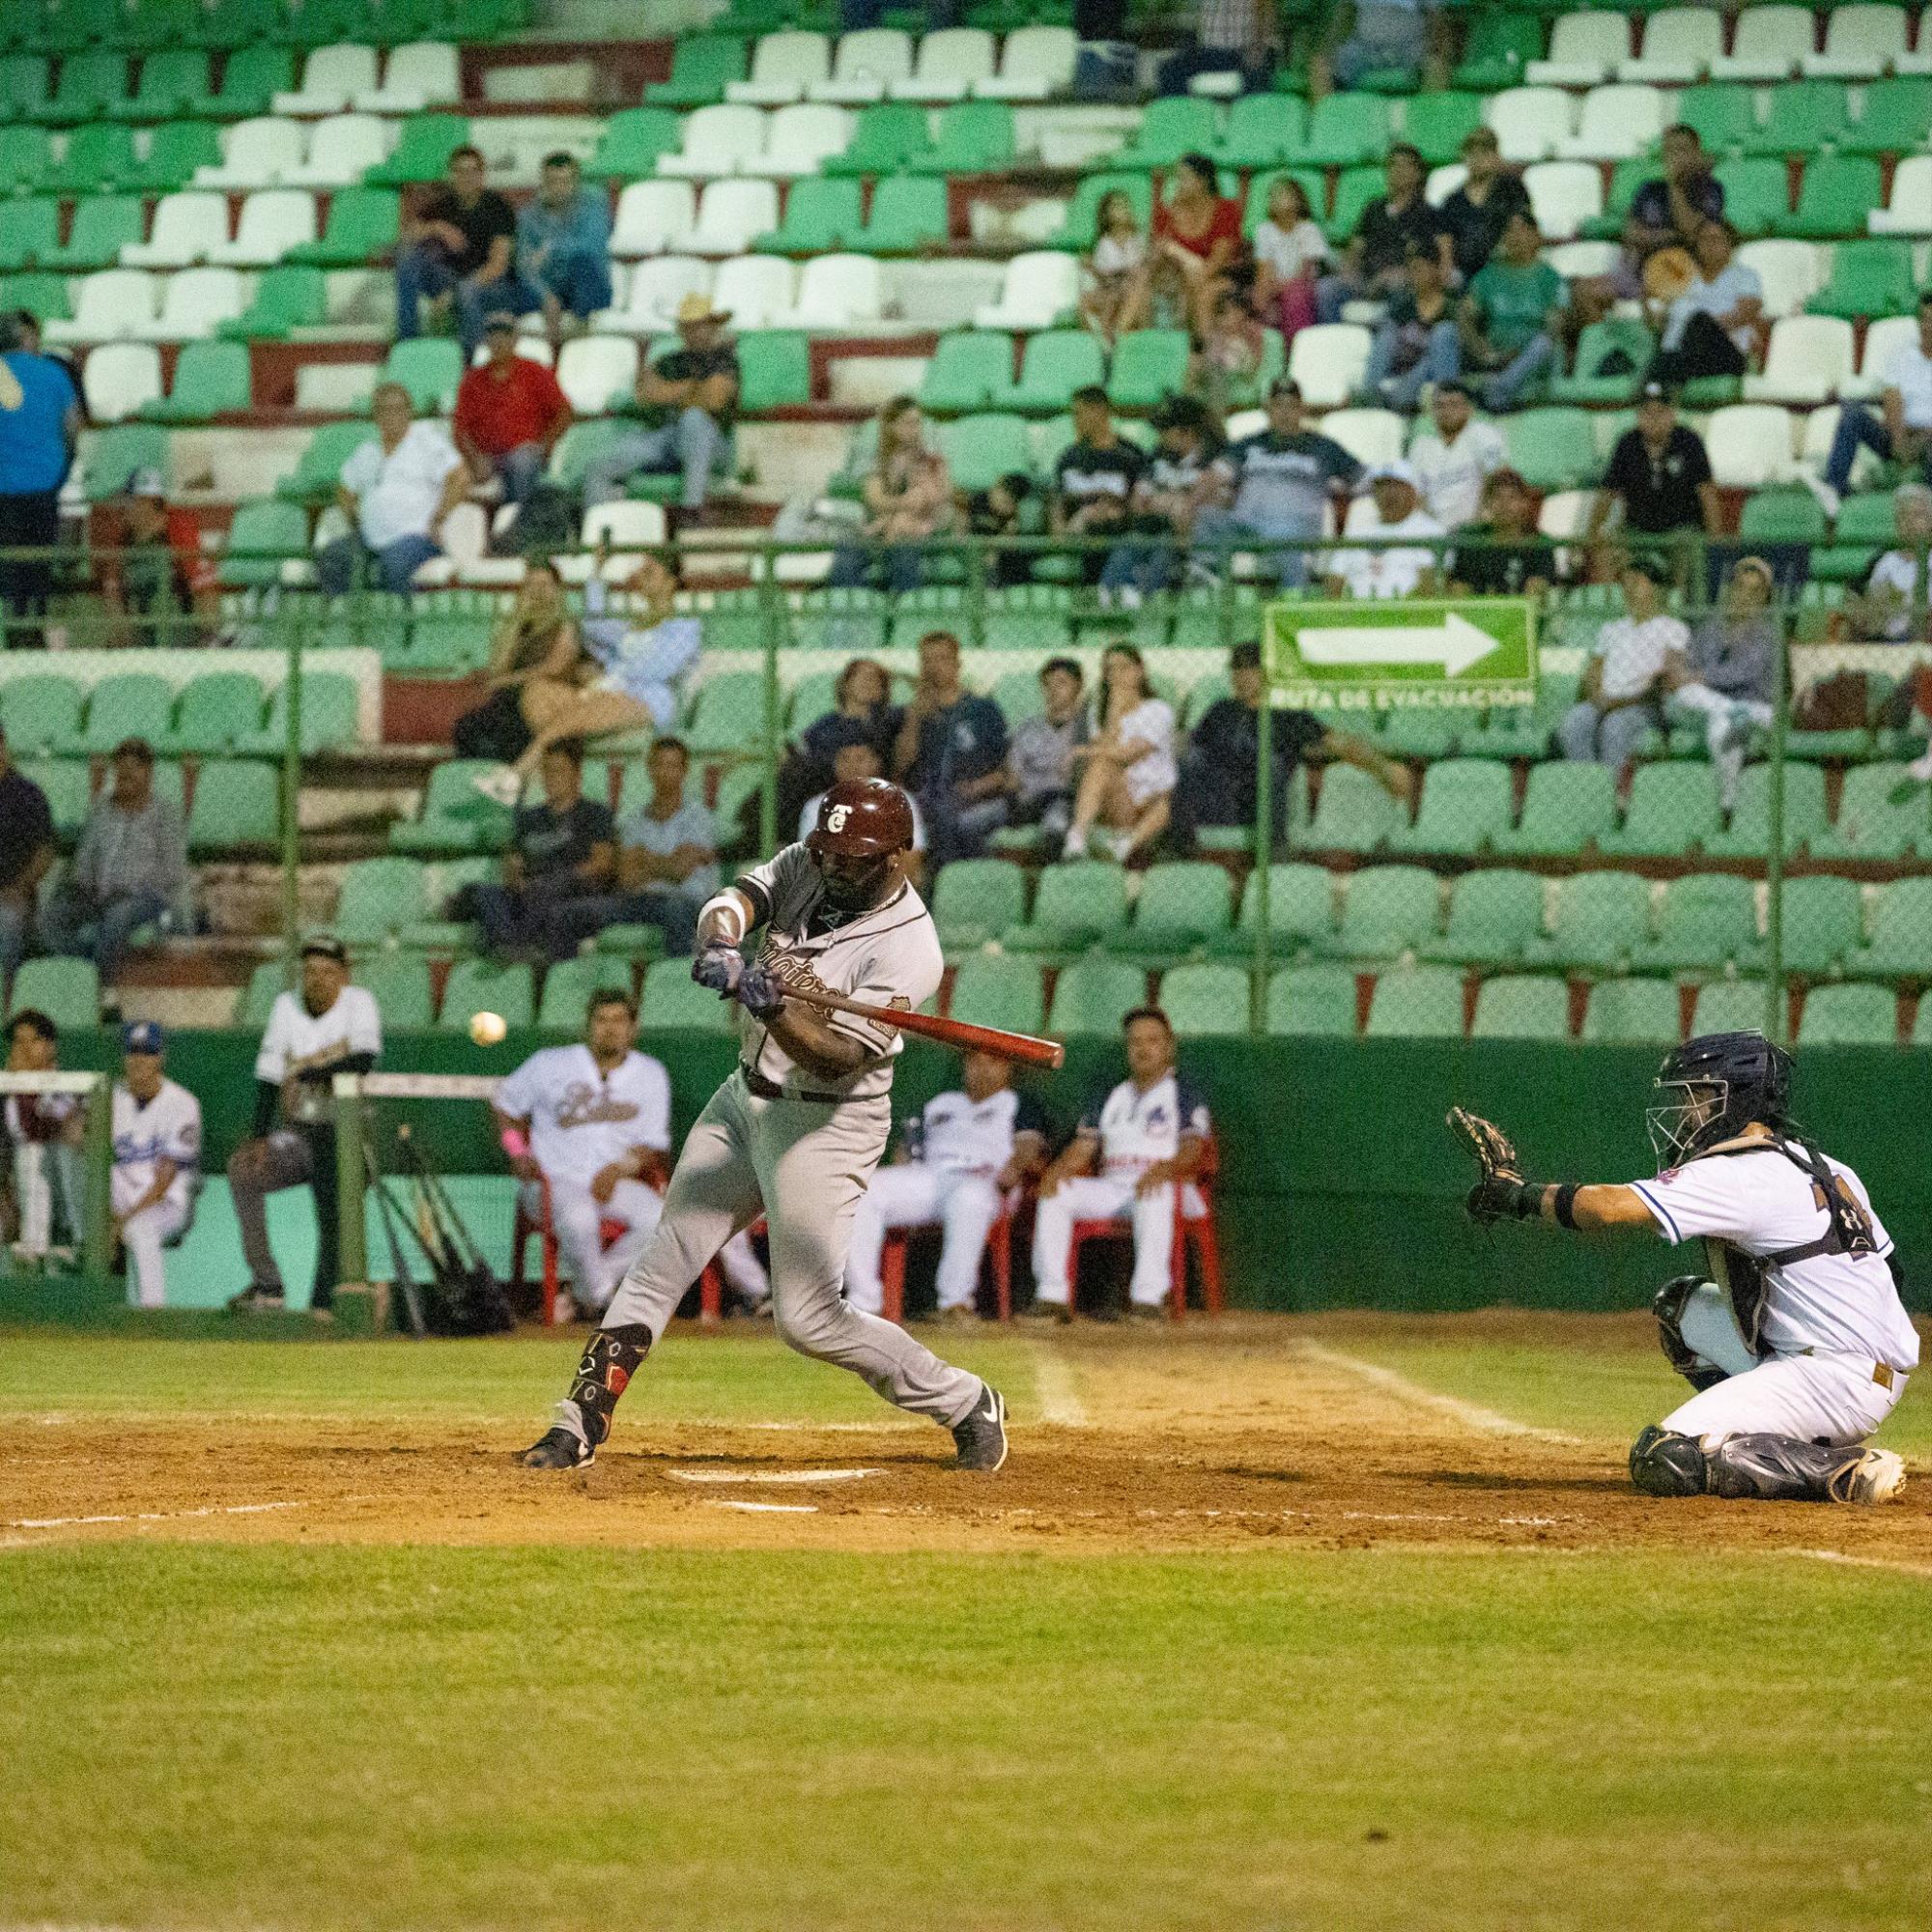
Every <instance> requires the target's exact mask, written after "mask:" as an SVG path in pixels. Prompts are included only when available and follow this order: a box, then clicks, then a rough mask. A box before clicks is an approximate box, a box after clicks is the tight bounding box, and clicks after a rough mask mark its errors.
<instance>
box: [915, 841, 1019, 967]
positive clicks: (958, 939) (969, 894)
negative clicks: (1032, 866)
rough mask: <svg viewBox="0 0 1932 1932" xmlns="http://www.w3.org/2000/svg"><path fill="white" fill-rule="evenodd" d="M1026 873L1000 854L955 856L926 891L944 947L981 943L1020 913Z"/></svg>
mask: <svg viewBox="0 0 1932 1932" xmlns="http://www.w3.org/2000/svg"><path fill="white" fill-rule="evenodd" d="M1026 886H1027V876H1026V873H1025V872H1024V871H1023V870H1021V868H1020V867H1018V866H1014V865H1011V864H1009V862H1008V861H1007V860H1005V859H955V860H953V862H952V864H951V865H950V866H947V867H944V868H943V869H942V870H941V871H940V874H939V877H938V881H937V883H936V885H935V887H934V891H933V894H932V918H933V923H934V924H935V925H937V926H938V928H939V937H940V943H941V944H942V945H943V946H944V947H945V948H946V950H947V951H948V952H958V951H965V950H969V949H972V948H976V947H980V946H983V945H984V944H985V943H986V941H987V940H989V939H997V938H998V937H999V936H1000V934H1001V933H1003V932H1004V931H1005V930H1006V929H1007V928H1008V927H1009V925H1017V924H1018V923H1020V922H1021V921H1022V920H1023V919H1024V918H1025V917H1026Z"/></svg>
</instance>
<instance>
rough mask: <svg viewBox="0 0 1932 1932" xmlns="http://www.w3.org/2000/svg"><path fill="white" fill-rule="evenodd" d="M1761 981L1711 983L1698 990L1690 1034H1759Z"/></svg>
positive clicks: (1761, 1002) (1762, 990) (1761, 1008)
mask: <svg viewBox="0 0 1932 1932" xmlns="http://www.w3.org/2000/svg"><path fill="white" fill-rule="evenodd" d="M1764 992H1765V988H1764V981H1763V980H1712V981H1711V983H1710V984H1709V985H1708V986H1699V987H1698V988H1697V998H1696V1001H1695V1003H1694V1004H1693V1006H1692V1007H1691V1010H1690V1037H1691V1038H1692V1039H1695V1038H1696V1037H1698V1036H1699V1035H1701V1034H1707V1033H1759V1032H1762V1031H1763V1030H1764Z"/></svg>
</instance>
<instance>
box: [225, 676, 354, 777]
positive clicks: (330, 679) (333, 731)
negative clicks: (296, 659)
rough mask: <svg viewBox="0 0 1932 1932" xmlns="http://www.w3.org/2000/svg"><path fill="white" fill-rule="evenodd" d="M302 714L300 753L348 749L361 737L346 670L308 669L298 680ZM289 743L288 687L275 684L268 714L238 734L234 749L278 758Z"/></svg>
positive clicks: (352, 690)
mask: <svg viewBox="0 0 1932 1932" xmlns="http://www.w3.org/2000/svg"><path fill="white" fill-rule="evenodd" d="M301 690H302V697H301V716H300V719H299V720H298V738H299V740H300V744H301V751H302V755H303V756H304V757H310V756H313V755H314V754H315V753H318V752H328V751H337V750H348V749H350V748H352V747H354V746H355V744H356V743H357V742H358V740H359V739H360V736H361V732H360V728H359V721H358V716H357V709H356V686H355V679H354V678H352V677H351V676H349V674H348V673H347V672H346V671H314V670H312V671H308V672H305V673H304V675H303V677H302V681H301ZM288 742H289V688H288V686H287V684H286V683H284V684H278V685H277V686H276V687H275V689H274V690H273V691H272V692H270V694H269V715H268V717H267V719H266V720H265V721H264V723H263V724H262V725H261V727H260V728H259V729H258V730H255V731H252V732H249V733H246V734H244V735H242V736H241V737H238V738H237V739H236V741H235V749H236V751H237V752H245V753H253V754H255V755H257V756H267V757H280V756H283V755H284V754H285V753H286V752H287V749H288Z"/></svg>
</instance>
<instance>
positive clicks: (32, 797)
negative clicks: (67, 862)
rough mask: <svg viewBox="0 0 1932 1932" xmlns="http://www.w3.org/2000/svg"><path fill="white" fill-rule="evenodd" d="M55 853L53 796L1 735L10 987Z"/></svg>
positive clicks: (0, 902)
mask: <svg viewBox="0 0 1932 1932" xmlns="http://www.w3.org/2000/svg"><path fill="white" fill-rule="evenodd" d="M54 850H55V848H54V815H53V811H52V809H51V808H50V807H49V806H48V804H47V795H46V793H45V792H43V790H42V789H41V788H40V786H39V785H37V784H36V783H35V782H34V781H33V780H32V779H30V778H29V777H28V776H27V775H26V773H24V772H23V771H21V770H20V768H19V767H18V766H17V765H16V764H14V754H13V753H12V752H11V751H9V750H8V747H7V738H6V734H5V733H4V732H0V980H6V981H7V983H8V984H9V985H11V984H12V983H13V980H14V973H15V972H17V971H18V969H19V965H20V961H21V960H22V959H23V958H25V957H26V953H27V938H28V935H29V934H30V933H31V932H32V931H33V929H34V906H35V903H36V901H37V899H38V897H39V895H40V889H41V881H42V880H43V878H45V877H46V875H47V871H48V868H49V867H51V866H52V865H53V863H54Z"/></svg>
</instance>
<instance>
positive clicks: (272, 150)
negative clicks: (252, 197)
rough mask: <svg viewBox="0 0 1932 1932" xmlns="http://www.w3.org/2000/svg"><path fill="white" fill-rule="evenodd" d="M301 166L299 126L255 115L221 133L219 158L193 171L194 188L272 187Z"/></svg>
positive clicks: (298, 124) (270, 117)
mask: <svg viewBox="0 0 1932 1932" xmlns="http://www.w3.org/2000/svg"><path fill="white" fill-rule="evenodd" d="M301 163H302V130H301V124H300V123H299V122H296V121H290V120H287V119H285V118H284V117H283V116H281V115H279V114H257V115H256V116H254V117H253V119H251V120H247V121H238V122H236V123H235V124H234V126H233V127H231V128H223V129H222V133H221V159H220V160H219V161H218V162H216V163H214V164H213V166H205V167H199V168H197V169H196V170H195V171H194V185H195V186H196V187H276V186H279V185H281V183H282V182H283V181H285V180H287V179H289V178H290V177H292V176H293V175H294V174H295V172H296V170H297V169H298V168H299V167H300V166H301Z"/></svg>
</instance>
